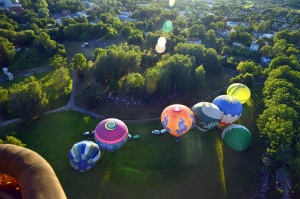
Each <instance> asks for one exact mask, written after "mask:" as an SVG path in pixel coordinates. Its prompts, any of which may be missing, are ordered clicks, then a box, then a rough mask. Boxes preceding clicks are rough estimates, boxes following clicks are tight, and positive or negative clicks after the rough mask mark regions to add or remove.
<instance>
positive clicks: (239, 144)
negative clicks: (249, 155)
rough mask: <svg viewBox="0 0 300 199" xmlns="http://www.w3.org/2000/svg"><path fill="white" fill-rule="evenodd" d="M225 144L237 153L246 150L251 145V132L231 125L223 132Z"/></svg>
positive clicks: (240, 126) (239, 126) (237, 125)
mask: <svg viewBox="0 0 300 199" xmlns="http://www.w3.org/2000/svg"><path fill="white" fill-rule="evenodd" d="M222 139H223V142H224V143H225V144H226V145H227V146H229V147H230V148H232V149H233V150H235V151H244V150H246V149H247V148H248V147H249V146H250V143H251V133H250V131H249V130H248V129H247V128H246V127H244V126H242V125H239V124H231V125H229V126H227V127H226V128H225V129H224V130H223V132H222Z"/></svg>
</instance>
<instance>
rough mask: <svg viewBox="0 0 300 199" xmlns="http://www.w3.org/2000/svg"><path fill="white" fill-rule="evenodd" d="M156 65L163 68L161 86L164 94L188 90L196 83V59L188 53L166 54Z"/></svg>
mask: <svg viewBox="0 0 300 199" xmlns="http://www.w3.org/2000/svg"><path fill="white" fill-rule="evenodd" d="M155 67H159V68H162V71H163V73H162V74H161V75H162V76H161V77H163V78H160V81H159V83H160V84H159V88H160V92H161V93H162V94H167V93H170V92H174V91H177V92H187V91H188V90H190V89H191V85H193V83H194V77H193V75H194V70H195V59H194V58H193V57H189V56H188V55H180V54H175V55H172V56H169V55H167V56H165V57H163V59H162V60H161V61H160V62H158V63H157V64H156V66H155Z"/></svg>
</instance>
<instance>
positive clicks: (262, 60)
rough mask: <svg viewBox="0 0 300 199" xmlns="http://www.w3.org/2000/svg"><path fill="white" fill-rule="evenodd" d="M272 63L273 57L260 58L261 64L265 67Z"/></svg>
mask: <svg viewBox="0 0 300 199" xmlns="http://www.w3.org/2000/svg"><path fill="white" fill-rule="evenodd" d="M271 61H272V58H271V57H267V56H261V58H260V63H262V64H264V65H269V64H270V63H271Z"/></svg>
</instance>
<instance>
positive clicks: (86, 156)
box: [69, 140, 101, 172]
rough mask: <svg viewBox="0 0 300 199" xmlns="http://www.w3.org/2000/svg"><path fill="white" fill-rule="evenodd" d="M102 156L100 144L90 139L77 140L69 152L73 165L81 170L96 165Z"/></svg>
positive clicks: (83, 170)
mask: <svg viewBox="0 0 300 199" xmlns="http://www.w3.org/2000/svg"><path fill="white" fill-rule="evenodd" d="M100 156H101V153H100V150H99V146H98V145H97V144H96V143H94V142H92V141H88V140H84V141H81V142H77V143H76V144H74V145H73V147H72V149H71V150H70V152H69V158H70V164H71V166H72V167H73V168H74V169H76V170H78V171H81V172H85V171H87V170H89V169H91V168H92V167H93V166H95V164H96V162H97V161H98V160H99V158H100Z"/></svg>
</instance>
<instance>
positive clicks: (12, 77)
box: [2, 67, 14, 81]
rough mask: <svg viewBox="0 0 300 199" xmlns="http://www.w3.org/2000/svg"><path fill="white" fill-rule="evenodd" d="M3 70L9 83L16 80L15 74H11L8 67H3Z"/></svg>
mask: <svg viewBox="0 0 300 199" xmlns="http://www.w3.org/2000/svg"><path fill="white" fill-rule="evenodd" d="M2 70H3V73H4V74H5V75H6V76H7V77H8V80H9V81H12V80H13V79H14V76H13V74H12V73H11V72H9V71H8V69H7V68H6V67H3V68H2Z"/></svg>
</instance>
